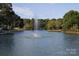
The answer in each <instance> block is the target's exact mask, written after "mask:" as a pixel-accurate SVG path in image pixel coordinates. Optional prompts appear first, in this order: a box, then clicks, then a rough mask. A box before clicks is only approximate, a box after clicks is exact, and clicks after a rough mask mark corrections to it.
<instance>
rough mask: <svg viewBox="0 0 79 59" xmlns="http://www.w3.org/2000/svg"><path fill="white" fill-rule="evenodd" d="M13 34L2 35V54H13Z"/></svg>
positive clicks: (0, 40)
mask: <svg viewBox="0 0 79 59" xmlns="http://www.w3.org/2000/svg"><path fill="white" fill-rule="evenodd" d="M13 45H14V44H13V35H12V34H10V35H0V55H11V54H10V52H11V50H12V47H13Z"/></svg>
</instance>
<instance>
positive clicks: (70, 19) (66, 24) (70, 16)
mask: <svg viewBox="0 0 79 59" xmlns="http://www.w3.org/2000/svg"><path fill="white" fill-rule="evenodd" d="M63 19H64V20H63V29H64V30H68V29H70V28H71V27H73V26H74V24H77V25H78V26H79V12H78V11H74V10H70V11H69V12H67V13H66V14H65V15H64V17H63Z"/></svg>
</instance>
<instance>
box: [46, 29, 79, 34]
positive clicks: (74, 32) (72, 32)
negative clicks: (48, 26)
mask: <svg viewBox="0 0 79 59" xmlns="http://www.w3.org/2000/svg"><path fill="white" fill-rule="evenodd" d="M47 31H48V32H63V33H65V34H79V32H76V31H63V30H47Z"/></svg>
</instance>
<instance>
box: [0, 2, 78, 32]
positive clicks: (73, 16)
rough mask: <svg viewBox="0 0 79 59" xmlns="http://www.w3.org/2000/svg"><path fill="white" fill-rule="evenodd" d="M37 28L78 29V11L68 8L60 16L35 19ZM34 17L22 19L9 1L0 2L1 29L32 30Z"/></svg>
mask: <svg viewBox="0 0 79 59" xmlns="http://www.w3.org/2000/svg"><path fill="white" fill-rule="evenodd" d="M37 20H38V30H63V31H68V30H69V31H79V12H78V11H75V10H70V11H68V12H67V13H65V15H63V17H62V18H58V19H55V18H53V19H37ZM34 23H35V19H34V18H32V19H23V18H21V17H20V16H18V15H17V14H16V13H15V12H14V11H13V8H12V4H11V3H0V28H2V29H3V30H14V28H19V29H21V28H23V29H25V30H34Z"/></svg>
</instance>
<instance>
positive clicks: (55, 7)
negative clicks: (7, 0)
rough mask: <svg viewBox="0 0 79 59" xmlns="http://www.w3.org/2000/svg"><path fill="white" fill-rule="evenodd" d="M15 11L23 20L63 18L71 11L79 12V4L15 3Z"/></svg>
mask: <svg viewBox="0 0 79 59" xmlns="http://www.w3.org/2000/svg"><path fill="white" fill-rule="evenodd" d="M12 5H13V10H14V11H15V13H16V14H17V15H19V16H20V17H21V18H62V17H63V15H64V14H65V13H66V12H68V11H69V10H76V11H79V4H76V3H75V4H71V3H70V4H67V3H66V4H65V3H63V4H55V3H48V4H47V3H36V4H35V3H13V4H12Z"/></svg>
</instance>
